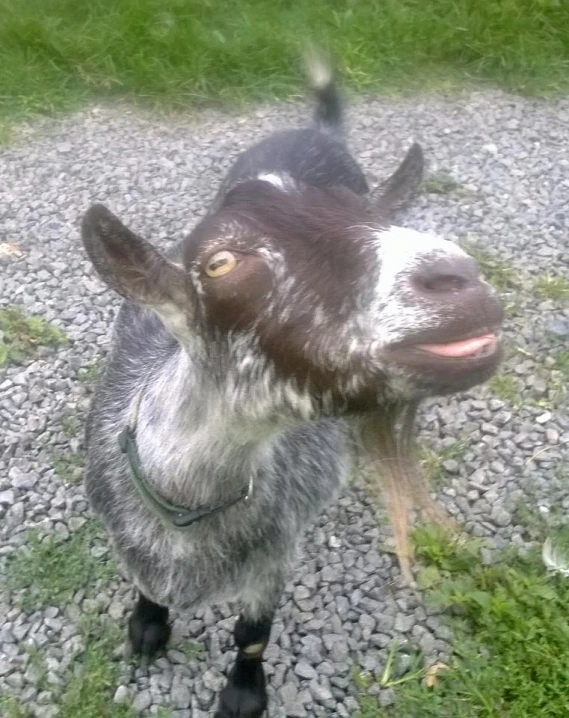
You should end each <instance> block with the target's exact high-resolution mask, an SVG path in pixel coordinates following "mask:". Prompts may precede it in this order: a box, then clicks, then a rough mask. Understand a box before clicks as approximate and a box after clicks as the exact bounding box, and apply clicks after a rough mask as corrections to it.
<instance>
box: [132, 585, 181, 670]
mask: <svg viewBox="0 0 569 718" xmlns="http://www.w3.org/2000/svg"><path fill="white" fill-rule="evenodd" d="M170 632H171V627H170V624H169V623H168V609H167V608H166V607H165V606H159V605H158V604H157V603H154V601H151V600H150V599H149V598H146V596H145V595H144V594H142V593H141V594H139V597H138V601H137V603H136V606H135V607H134V610H133V612H132V614H131V616H130V619H129V621H128V639H129V643H130V651H131V652H132V653H133V654H135V655H139V656H141V659H142V662H144V663H148V661H149V660H150V659H151V658H153V657H154V654H155V653H157V652H158V651H160V650H162V649H163V648H165V647H166V644H167V643H168V639H169V638H170Z"/></svg>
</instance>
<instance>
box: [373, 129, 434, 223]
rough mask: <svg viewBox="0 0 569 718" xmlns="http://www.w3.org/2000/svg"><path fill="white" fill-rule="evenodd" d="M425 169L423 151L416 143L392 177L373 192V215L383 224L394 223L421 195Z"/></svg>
mask: <svg viewBox="0 0 569 718" xmlns="http://www.w3.org/2000/svg"><path fill="white" fill-rule="evenodd" d="M424 168H425V160H424V157H423V150H422V149H421V146H420V145H418V144H417V143H416V142H415V143H414V144H413V145H412V146H411V148H410V149H409V151H408V152H407V154H406V155H405V159H404V160H403V162H402V163H401V164H400V165H399V167H398V168H397V170H396V171H395V172H394V173H393V174H392V175H391V177H389V178H388V179H386V180H385V182H383V183H382V184H380V185H379V187H377V188H376V189H375V190H374V191H373V192H372V195H371V198H370V203H371V210H372V212H373V214H374V215H375V216H376V217H378V218H379V219H380V220H381V221H382V222H390V221H392V219H393V218H394V217H395V215H396V214H397V213H398V212H399V211H401V210H402V209H405V207H407V206H408V205H409V204H410V203H411V202H412V201H413V200H414V199H415V197H416V196H417V195H418V194H419V191H420V188H421V183H422V181H423V172H424Z"/></svg>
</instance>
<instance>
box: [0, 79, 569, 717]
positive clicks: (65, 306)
mask: <svg viewBox="0 0 569 718" xmlns="http://www.w3.org/2000/svg"><path fill="white" fill-rule="evenodd" d="M305 117H306V107H305V105H301V106H299V107H297V106H294V105H287V106H279V107H275V106H271V107H262V108H260V109H257V110H254V109H252V110H250V111H247V112H245V113H244V114H234V115H231V116H229V115H227V114H220V113H215V112H210V111H208V112H204V113H203V114H200V115H199V116H198V117H197V118H195V119H193V120H188V121H185V120H183V119H179V118H178V119H176V120H166V119H160V118H156V117H152V116H149V115H148V116H145V115H143V114H141V113H135V112H133V111H132V110H126V109H120V110H119V109H116V108H115V109H108V108H94V109H90V110H88V111H85V112H81V113H79V114H76V115H74V116H72V117H69V118H66V119H64V120H62V121H49V122H44V123H42V124H41V125H38V126H37V127H36V128H34V129H33V130H32V131H31V132H30V133H29V135H28V136H27V137H26V138H23V139H21V140H19V141H18V142H16V143H15V144H14V145H13V146H12V147H11V148H9V149H4V150H3V151H2V152H0V243H1V242H15V243H17V244H18V245H19V246H20V248H21V249H22V251H23V253H24V256H23V257H22V258H19V259H18V258H4V259H0V286H1V303H2V304H3V305H8V304H18V305H22V306H23V307H24V308H25V309H26V311H28V312H31V313H36V314H40V315H42V316H43V317H45V318H47V319H48V320H50V321H52V322H53V323H54V324H56V325H58V326H60V327H61V328H63V329H64V331H65V332H66V334H67V335H68V337H69V339H70V343H69V344H68V345H67V346H65V347H62V348H59V349H56V350H54V349H43V350H41V351H40V354H39V356H38V357H37V358H36V359H34V360H33V361H32V360H30V361H28V362H26V363H24V364H22V365H19V366H16V365H11V366H8V367H7V368H6V367H4V368H2V369H0V426H1V432H0V442H1V454H0V457H1V458H0V562H5V563H7V562H8V561H9V557H10V556H11V555H13V554H14V553H15V554H18V555H21V552H23V551H24V550H25V548H24V547H26V545H29V544H30V533H29V532H30V529H33V528H34V527H35V528H36V529H37V531H38V532H39V535H40V536H41V537H43V536H55V537H56V539H57V540H58V541H61V542H63V545H67V543H68V542H66V539H68V538H69V537H70V536H71V537H73V536H74V535H76V534H78V532H81V531H85V527H86V526H90V523H91V521H90V518H89V517H90V514H89V510H88V507H87V504H86V502H85V498H84V494H83V489H82V487H81V484H80V481H79V480H78V479H79V477H80V473H81V472H80V464H81V460H82V450H83V449H82V438H81V422H82V421H83V418H84V414H85V409H86V406H87V404H88V402H89V397H90V392H91V390H92V385H91V382H90V380H91V379H92V378H93V376H94V374H95V373H96V364H94V363H93V362H95V361H96V360H97V359H99V358H101V357H104V355H105V353H106V352H107V351H108V342H109V325H110V323H111V320H112V318H113V316H114V314H115V312H116V309H117V306H118V302H117V300H116V298H115V297H114V296H111V294H110V292H108V291H107V290H105V289H104V288H103V286H102V284H101V283H100V282H99V281H98V279H97V278H96V277H95V275H94V272H93V270H92V268H91V266H90V264H89V263H88V262H87V261H86V258H85V254H84V252H83V250H82V248H81V244H80V240H79V234H78V219H79V217H80V215H81V213H82V212H83V211H84V210H85V209H86V208H87V206H88V205H89V203H90V202H92V201H95V200H97V201H102V202H104V203H106V204H108V206H109V207H110V208H111V209H112V210H113V211H114V212H116V213H117V214H118V215H119V216H120V217H121V218H122V219H123V220H124V221H125V222H126V223H127V224H130V225H131V226H132V227H133V228H134V229H136V230H138V231H139V232H140V233H142V234H143V235H145V236H147V237H149V238H153V240H154V241H155V242H156V243H158V244H159V245H160V246H162V247H167V246H169V245H170V244H171V243H172V242H174V241H176V240H177V239H179V238H180V237H181V236H182V234H183V232H184V230H185V229H186V228H188V227H189V226H191V225H193V224H194V223H195V222H196V221H197V218H198V217H199V216H200V215H201V213H202V212H203V210H204V208H205V207H206V205H207V203H208V201H209V200H210V199H211V198H212V197H213V195H214V193H215V191H216V189H217V186H218V183H219V182H220V180H221V178H222V177H223V175H224V173H225V171H226V169H227V167H228V166H229V164H230V162H231V161H232V159H233V158H234V157H235V155H236V154H237V153H238V152H239V150H241V149H242V148H244V147H246V146H248V145H249V144H250V143H251V141H253V140H255V139H257V138H260V137H261V136H263V135H265V134H267V133H268V132H270V131H271V130H273V129H275V128H278V127H283V126H284V127H286V126H289V124H290V123H294V124H298V123H299V122H303V121H304V118H305ZM349 124H350V145H351V147H352V148H353V150H354V153H355V155H356V157H358V158H360V159H361V161H362V163H363V166H364V168H365V170H366V171H367V172H368V173H369V175H370V178H371V180H372V182H373V181H374V178H375V179H378V178H380V177H383V176H385V175H386V174H387V173H389V171H390V170H391V169H392V168H393V167H394V166H395V165H396V163H397V162H398V160H399V159H400V158H402V157H403V155H404V152H405V150H406V149H407V147H408V146H409V143H410V142H411V141H412V140H413V139H416V140H418V141H419V142H421V143H422V144H423V147H424V150H425V154H426V156H427V158H428V161H429V163H430V168H429V169H430V171H431V172H436V173H441V172H445V173H447V174H449V175H450V176H451V177H452V178H453V179H454V180H455V182H456V184H455V185H453V184H452V183H450V184H449V183H448V182H446V179H448V178H445V182H442V184H441V182H440V180H441V177H442V175H441V174H438V180H437V182H434V181H433V182H431V183H430V184H429V187H430V189H431V190H439V191H440V192H442V193H437V194H435V193H433V192H431V193H428V194H425V195H424V196H423V197H422V198H421V199H420V201H419V202H418V204H417V207H416V208H415V209H414V210H413V211H412V212H411V213H410V216H409V221H408V224H409V225H411V226H414V227H415V228H417V229H420V230H435V231H437V232H438V233H440V234H443V235H445V236H446V237H447V238H449V239H455V240H459V239H463V238H464V237H465V236H467V235H468V236H469V240H470V241H471V242H473V243H475V244H476V245H478V246H479V247H480V248H483V249H484V250H486V251H489V252H492V253H494V254H495V255H497V256H498V257H499V258H500V261H499V262H498V264H497V266H498V269H499V270H500V271H501V272H502V273H503V274H505V275H507V276H508V277H509V280H508V282H507V284H508V285H509V287H506V289H507V297H506V300H507V303H508V305H509V313H508V324H507V332H506V333H507V336H508V339H509V348H508V351H509V357H510V358H509V359H508V361H507V362H506V364H505V365H504V367H503V373H504V375H506V376H507V377H509V378H508V379H507V380H506V381H505V382H503V384H504V386H506V387H509V389H510V391H509V392H507V391H506V390H505V389H504V387H502V389H500V385H495V386H494V389H493V390H491V389H490V388H488V387H484V388H478V389H476V390H474V391H472V392H469V393H467V394H464V395H461V396H460V397H458V398H455V399H452V400H444V401H437V402H431V403H429V404H428V405H426V406H425V407H424V409H423V411H422V417H421V422H422V443H423V444H424V445H425V446H427V447H429V448H430V449H431V450H432V451H435V452H440V451H443V450H444V449H445V447H446V448H447V449H448V448H449V447H450V448H451V449H453V447H457V446H460V451H458V453H457V452H455V451H449V452H448V455H449V456H450V454H451V453H457V455H455V456H452V457H451V458H448V459H447V460H446V461H445V462H444V463H443V466H442V467H441V468H440V471H439V472H438V474H439V475H438V484H437V485H438V487H439V496H440V498H441V500H442V501H444V502H445V503H446V504H447V505H448V507H449V509H450V510H451V512H452V513H453V514H455V515H456V516H457V517H458V518H459V519H460V520H461V521H462V522H464V523H465V525H466V528H467V529H468V530H469V531H470V532H471V533H473V534H475V535H478V536H485V537H490V538H491V540H492V542H493V544H494V545H496V547H498V548H500V547H502V546H504V545H507V544H511V543H512V542H513V543H514V544H518V545H524V544H525V543H526V542H527V541H528V540H530V539H531V536H532V520H531V517H532V516H534V517H542V518H543V517H545V518H547V517H550V518H552V520H555V519H556V518H557V517H559V516H560V515H561V514H562V513H563V512H564V511H566V510H567V509H569V481H568V476H569V475H568V473H567V470H568V464H567V461H568V459H569V416H568V413H567V402H566V399H565V396H564V387H563V383H564V378H565V374H564V373H563V369H562V366H561V364H562V361H561V360H562V359H563V357H564V354H563V352H566V351H567V350H568V349H569V344H568V340H569V300H568V299H567V298H566V299H565V300H563V299H557V298H554V299H549V298H547V297H544V296H543V293H542V295H541V296H540V295H539V292H538V291H537V289H536V287H539V286H540V285H539V283H538V280H539V278H540V277H542V278H543V277H544V276H561V277H564V278H565V280H568V281H569V244H568V241H569V145H568V142H567V134H568V128H569V102H568V101H551V102H546V101H538V100H526V99H520V98H516V97H511V96H508V95H505V94H502V93H498V92H481V93H474V94H465V95H463V96H460V97H454V98H451V99H445V98H441V97H439V98H437V97H434V98H433V97H429V98H427V97H425V98H414V99H409V100H399V101H389V100H385V99H382V100H372V101H365V102H359V103H358V104H355V105H353V106H352V107H351V112H350V115H349ZM442 185H444V187H443V186H442ZM568 286H569V285H568ZM568 356H569V355H568ZM567 371H569V360H567V361H566V362H565V372H567ZM512 388H514V391H513V392H512V391H511V389H512ZM528 517H529V518H528ZM97 531H98V530H97ZM32 535H33V534H32ZM90 535H91V534H90ZM388 537H389V530H387V529H386V528H385V523H384V522H383V521H382V520H381V514H380V516H379V520H378V516H377V515H376V512H375V510H374V508H373V502H372V501H370V499H369V498H368V497H367V495H366V493H365V491H364V488H363V487H362V486H358V482H357V481H356V484H355V485H354V487H353V489H352V490H350V491H349V492H347V493H346V494H345V496H343V498H342V499H341V500H340V501H339V502H338V504H337V505H336V506H334V507H332V508H331V509H330V511H329V512H328V514H327V515H326V516H323V517H322V519H321V521H320V522H319V524H318V526H317V527H315V529H314V530H313V531H311V532H310V533H309V534H308V536H307V537H306V541H305V547H304V555H303V559H302V563H301V564H300V565H299V566H298V569H297V571H296V574H295V576H294V580H293V581H292V582H291V583H290V584H289V585H288V587H287V590H286V594H285V596H284V597H283V601H282V604H281V609H280V612H279V614H278V616H277V620H276V623H275V626H274V630H273V637H272V641H271V644H270V645H269V647H268V649H267V653H266V657H267V661H266V665H267V672H268V674H269V676H270V678H269V683H270V699H271V708H270V716H272V717H274V718H277V717H279V718H281V717H284V716H292V717H294V716H298V717H300V716H352V715H354V712H355V710H356V709H357V700H356V698H355V697H354V696H355V691H354V688H353V683H352V678H351V674H352V670H353V666H354V665H359V666H360V667H361V668H362V669H363V670H366V671H372V672H377V671H380V670H381V669H382V667H383V665H384V662H385V658H386V653H387V647H388V646H389V644H390V643H391V642H392V640H393V638H394V637H395V638H398V639H399V640H400V641H401V642H405V641H407V642H409V644H410V646H418V647H420V648H421V649H422V650H423V651H424V652H425V654H426V656H427V659H428V660H429V661H430V662H434V661H435V660H436V659H437V658H439V657H441V656H442V657H443V658H444V656H445V655H447V654H448V650H449V643H448V641H449V639H450V634H449V629H448V628H447V627H446V626H445V625H443V621H442V619H441V618H440V616H437V615H436V614H435V613H434V612H433V611H432V610H426V608H425V607H424V605H423V604H422V603H421V600H420V597H418V596H417V595H415V594H413V593H412V592H411V591H410V590H408V589H407V588H405V587H404V586H403V585H402V583H401V580H400V576H399V571H398V568H397V566H396V563H395V561H394V560H393V556H392V554H390V553H386V552H384V550H383V546H384V544H385V541H386V539H388ZM49 540H52V539H49ZM38 545H39V544H38V541H36V542H35V543H34V542H32V550H35V551H38ZM34 546H35V549H34V548H33V547H34ZM85 550H86V552H87V554H88V558H89V561H90V562H91V563H93V564H94V565H95V566H96V567H98V568H100V567H101V566H104V561H105V558H106V556H107V546H106V543H105V539H104V537H103V536H102V534H100V533H95V534H93V535H92V538H91V539H90V540H89V542H88V544H87V546H86V548H85ZM40 555H41V553H40ZM12 560H13V558H12ZM18 560H19V559H18V558H16V561H18ZM488 560H491V552H489V553H488ZM80 563H81V562H80ZM87 563H88V562H87ZM87 563H85V565H87ZM24 565H26V564H24ZM30 565H33V563H32V564H30ZM3 569H5V566H2V564H1V563H0V571H2V570H3ZM10 570H11V569H9V570H8V574H10ZM49 578H50V577H48V580H49ZM20 580H21V578H20ZM30 580H32V581H33V580H35V576H34V577H33V578H32V579H30ZM38 580H39V579H38ZM41 580H42V581H44V582H45V581H46V578H45V577H43V578H42V579H41ZM10 586H11V588H10V589H6V588H5V586H4V587H3V586H0V616H1V621H2V623H0V695H2V694H7V695H14V696H16V697H18V699H20V700H22V702H23V703H25V704H27V705H28V708H29V710H31V714H32V715H34V716H43V717H46V716H52V715H56V714H57V712H58V708H57V705H58V702H59V699H58V695H59V694H60V693H61V691H62V688H63V689H64V688H65V685H67V684H68V683H69V681H70V680H71V677H72V676H73V675H74V674H77V672H78V671H79V670H80V664H79V662H80V660H81V658H80V657H81V648H82V645H83V641H84V632H83V633H81V632H80V630H79V628H80V625H81V615H82V614H84V613H90V614H95V615H97V614H99V613H100V614H103V615H108V614H110V616H111V617H112V621H111V623H112V625H116V624H118V625H121V626H122V625H123V624H124V621H125V619H126V615H127V611H128V610H129V609H130V607H131V605H132V601H133V595H132V592H131V590H130V588H129V587H128V586H127V585H126V584H124V583H123V582H121V581H120V579H119V578H118V577H117V576H115V575H113V574H111V575H110V576H109V575H108V572H105V571H103V570H101V571H99V572H95V574H94V576H93V579H92V582H90V584H89V585H88V586H86V587H85V588H82V589H80V590H78V591H73V595H70V596H69V597H68V600H66V601H59V602H57V601H53V602H52V603H49V601H48V602H47V603H46V602H45V597H44V599H41V596H40V594H37V595H38V596H40V598H38V597H37V596H36V598H34V596H35V595H36V594H34V590H33V586H29V587H28V588H27V589H25V590H22V589H20V588H19V586H18V585H17V583H16V584H14V582H13V581H12V580H11V582H10ZM42 595H43V594H42ZM26 596H27V598H28V600H27V602H26V601H25V599H26ZM22 601H24V605H26V612H24V611H23V610H22V608H21V607H20V606H21V605H22ZM30 604H31V605H30ZM233 620H234V619H233V618H232V613H231V611H230V609H228V608H226V607H220V608H214V609H207V610H206V611H205V612H204V613H202V614H199V615H196V616H190V617H185V618H179V619H178V620H177V621H176V627H175V633H174V637H173V644H172V645H173V647H172V649H171V650H170V651H169V652H168V654H167V656H165V657H162V658H160V659H159V660H158V662H157V663H156V664H154V665H153V666H151V667H150V670H149V672H146V673H145V672H143V671H141V670H137V671H135V672H134V673H132V672H129V671H128V670H127V669H126V667H122V664H121V668H120V676H119V679H118V681H116V685H115V686H114V687H113V692H112V694H111V695H114V701H115V704H116V711H117V712H116V715H121V716H123V715H128V714H127V713H123V712H120V711H122V708H121V706H120V703H121V702H127V703H128V702H131V703H132V702H133V704H134V707H135V709H137V710H139V711H141V712H142V713H143V715H148V714H153V713H160V712H159V707H160V706H162V707H165V708H171V709H172V713H171V715H172V716H177V717H178V718H182V717H186V718H189V717H190V716H191V717H192V718H203V716H206V715H209V714H210V711H211V710H212V708H213V702H214V696H215V693H216V691H217V690H218V689H219V687H220V685H222V684H223V673H224V671H225V670H226V668H227V666H228V665H229V664H230V663H231V662H232V655H231V652H232V648H231V628H232V625H233ZM109 630H111V629H109ZM30 646H31V647H32V648H30ZM33 646H35V647H37V648H38V649H39V651H35V650H33ZM188 646H190V649H191V650H188ZM201 647H203V649H204V650H203V651H200V650H199V649H200V648H201ZM119 650H120V646H118V645H117V646H116V652H115V653H118V652H119ZM38 657H39V663H38ZM38 665H39V666H40V667H39V668H38ZM115 691H116V692H115ZM379 698H380V701H381V702H382V703H389V701H390V700H392V694H391V692H390V690H385V691H382V693H381V695H380V696H379ZM0 712H1V710H0ZM66 715H67V714H66ZM101 715H102V714H101ZM105 715H107V713H105ZM108 715H115V712H114V709H113V712H112V713H108ZM160 715H170V713H169V712H163V713H160Z"/></svg>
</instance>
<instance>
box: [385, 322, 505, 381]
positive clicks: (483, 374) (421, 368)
mask: <svg viewBox="0 0 569 718" xmlns="http://www.w3.org/2000/svg"><path fill="white" fill-rule="evenodd" d="M389 358H390V360H391V361H392V362H393V363H395V364H396V365H398V366H401V367H403V368H408V369H409V370H411V371H412V372H413V374H414V375H415V376H417V377H419V378H423V379H424V380H425V381H427V383H428V384H434V385H436V386H437V391H443V390H444V389H445V387H447V388H448V389H449V390H453V389H459V388H460V389H462V388H468V387H469V386H474V385H475V384H478V383H480V382H482V381H485V380H486V379H488V378H489V377H490V376H491V375H492V374H493V373H494V371H495V369H496V368H497V366H498V364H499V362H500V360H501V358H502V341H501V336H500V332H499V329H498V328H487V327H485V328H482V329H479V330H476V331H471V332H469V333H468V334H466V335H462V336H460V335H459V336H456V335H455V336H454V337H452V336H448V335H445V334H444V333H442V332H429V333H426V332H425V333H424V334H422V335H420V336H416V337H414V338H408V339H407V340H405V341H404V342H399V343H398V344H397V345H394V346H392V347H390V350H389Z"/></svg>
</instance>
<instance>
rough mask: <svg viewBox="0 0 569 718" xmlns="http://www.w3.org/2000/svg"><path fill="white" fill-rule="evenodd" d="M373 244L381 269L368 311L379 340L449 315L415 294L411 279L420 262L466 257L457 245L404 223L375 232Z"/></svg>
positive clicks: (395, 338)
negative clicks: (443, 313) (407, 227)
mask: <svg viewBox="0 0 569 718" xmlns="http://www.w3.org/2000/svg"><path fill="white" fill-rule="evenodd" d="M373 246H374V248H375V250H376V252H377V258H378V264H379V267H380V271H379V277H378V279H377V285H376V292H375V295H374V298H373V301H372V306H371V315H372V321H373V323H374V325H375V327H374V334H375V337H376V339H377V340H378V341H379V343H380V344H382V345H383V346H386V345H388V344H392V343H393V342H398V341H401V340H402V339H404V338H405V337H406V336H408V335H409V334H413V333H415V332H418V331H421V330H423V329H429V328H431V327H436V326H437V324H438V323H439V322H441V321H443V320H445V319H448V318H449V317H448V316H443V315H442V311H443V309H442V307H441V306H439V305H438V304H437V303H436V302H430V301H429V300H428V299H427V298H426V297H420V296H416V293H415V291H414V289H413V287H412V284H411V281H410V280H411V278H412V276H413V274H414V273H415V272H417V271H418V270H419V269H420V268H421V265H423V264H425V265H427V264H429V263H431V262H434V261H436V260H437V259H443V258H448V257H453V258H456V257H467V256H468V255H467V254H466V253H465V252H464V251H463V250H462V249H460V247H458V246H457V245H456V244H453V242H450V241H449V240H446V239H442V238H441V237H437V236H436V235H432V234H427V233H424V232H417V231H415V230H413V229H405V228H404V227H390V228H389V229H387V230H382V231H379V232H375V233H374V237H373ZM444 311H448V308H447V309H446V310H444Z"/></svg>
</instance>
